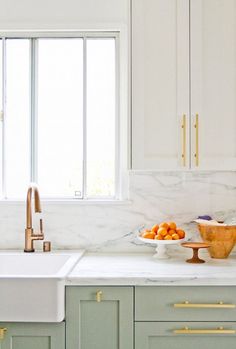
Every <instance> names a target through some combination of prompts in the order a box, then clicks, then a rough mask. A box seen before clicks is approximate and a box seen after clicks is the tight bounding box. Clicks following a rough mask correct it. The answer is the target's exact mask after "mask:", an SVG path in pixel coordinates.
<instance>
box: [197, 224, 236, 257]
mask: <svg viewBox="0 0 236 349" xmlns="http://www.w3.org/2000/svg"><path fill="white" fill-rule="evenodd" d="M198 229H199V231H200V234H201V237H202V240H203V241H204V242H206V243H209V244H210V245H211V246H210V247H209V248H208V251H209V253H210V256H211V257H212V258H220V259H222V258H227V257H228V256H229V255H230V252H231V251H232V249H233V248H234V245H235V243H236V226H235V225H232V226H220V225H206V224H198Z"/></svg>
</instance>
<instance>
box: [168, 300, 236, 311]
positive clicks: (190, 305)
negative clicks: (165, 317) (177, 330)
mask: <svg viewBox="0 0 236 349" xmlns="http://www.w3.org/2000/svg"><path fill="white" fill-rule="evenodd" d="M174 308H218V309H219V308H220V309H232V308H236V305H235V304H225V303H223V302H219V303H189V302H188V301H185V302H183V303H175V304H174Z"/></svg>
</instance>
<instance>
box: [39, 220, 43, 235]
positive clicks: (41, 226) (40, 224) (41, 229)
mask: <svg viewBox="0 0 236 349" xmlns="http://www.w3.org/2000/svg"><path fill="white" fill-rule="evenodd" d="M39 226H40V234H42V235H43V220H42V218H40V220H39Z"/></svg>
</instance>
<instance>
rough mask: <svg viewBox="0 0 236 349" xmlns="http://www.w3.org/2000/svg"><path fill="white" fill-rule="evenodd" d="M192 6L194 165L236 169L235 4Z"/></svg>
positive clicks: (194, 0) (234, 0)
mask: <svg viewBox="0 0 236 349" xmlns="http://www.w3.org/2000/svg"><path fill="white" fill-rule="evenodd" d="M190 3H191V7H190V8H191V17H190V24H191V31H190V32H191V114H192V127H191V129H192V166H193V167H199V168H200V169H216V170H217V169H234V170H235V169H236V0H227V1H225V0H217V1H216V0H191V1H190ZM196 115H198V119H199V131H198V139H197V137H196V136H197V129H196V128H195V121H196ZM198 142H199V144H198ZM197 152H198V153H199V164H198V163H197V159H196V157H195V154H196V153H197ZM198 165H199V166H198Z"/></svg>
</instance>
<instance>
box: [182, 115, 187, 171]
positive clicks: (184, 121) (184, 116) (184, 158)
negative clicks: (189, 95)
mask: <svg viewBox="0 0 236 349" xmlns="http://www.w3.org/2000/svg"><path fill="white" fill-rule="evenodd" d="M181 128H182V155H181V156H182V165H183V166H186V115H185V114H183V117H182V123H181Z"/></svg>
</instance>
